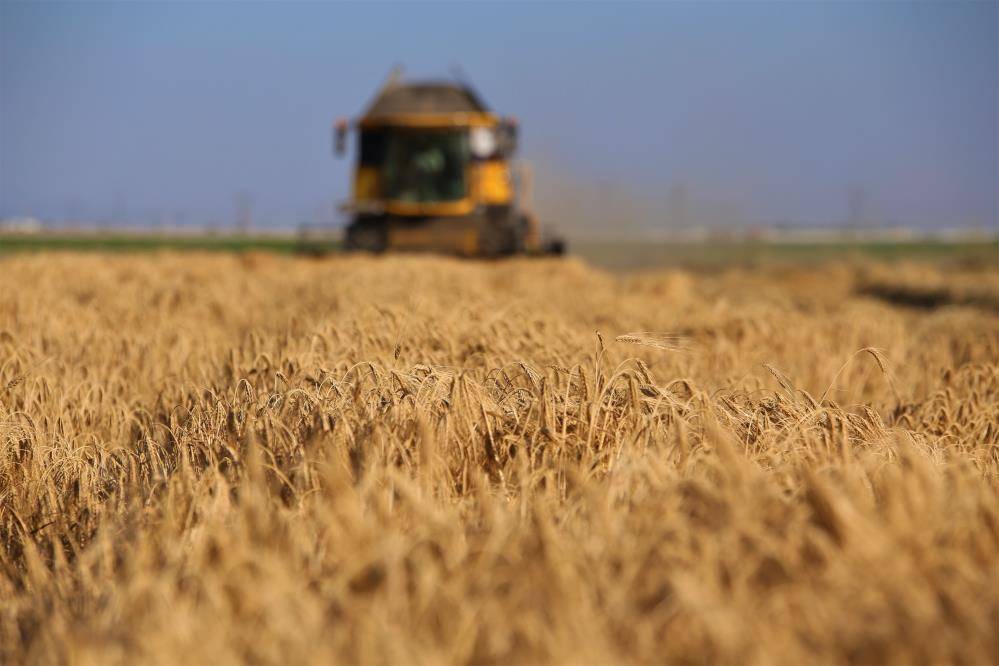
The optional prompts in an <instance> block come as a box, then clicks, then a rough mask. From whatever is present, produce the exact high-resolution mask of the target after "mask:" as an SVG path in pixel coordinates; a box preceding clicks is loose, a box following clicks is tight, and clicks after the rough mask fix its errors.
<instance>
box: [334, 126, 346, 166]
mask: <svg viewBox="0 0 999 666" xmlns="http://www.w3.org/2000/svg"><path fill="white" fill-rule="evenodd" d="M346 152H347V119H346V118H339V119H338V120H337V121H336V122H335V123H334V124H333V154H334V155H336V156H337V157H343V156H344V154H346Z"/></svg>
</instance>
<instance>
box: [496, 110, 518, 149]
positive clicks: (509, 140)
mask: <svg viewBox="0 0 999 666" xmlns="http://www.w3.org/2000/svg"><path fill="white" fill-rule="evenodd" d="M518 130H519V128H518V126H517V119H516V118H513V117H510V118H504V119H503V120H502V121H500V124H499V127H498V128H497V132H496V135H497V136H496V139H497V142H496V143H497V147H498V148H499V153H500V155H503V156H504V157H509V156H510V155H513V154H514V153H515V152H516V151H517V133H518Z"/></svg>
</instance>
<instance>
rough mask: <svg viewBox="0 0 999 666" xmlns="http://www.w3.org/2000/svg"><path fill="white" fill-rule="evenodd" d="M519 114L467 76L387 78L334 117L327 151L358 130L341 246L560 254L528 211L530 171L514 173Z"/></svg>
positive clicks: (340, 149) (338, 148) (342, 147)
mask: <svg viewBox="0 0 999 666" xmlns="http://www.w3.org/2000/svg"><path fill="white" fill-rule="evenodd" d="M517 129H518V128H517V123H516V121H515V120H513V119H512V118H499V117H498V116H496V115H494V114H493V113H492V112H491V111H490V110H489V109H488V108H487V107H486V105H485V104H484V103H483V102H482V100H481V99H480V98H479V96H478V95H477V94H476V92H475V91H474V90H473V89H472V88H471V87H470V86H469V85H467V84H464V83H455V82H440V81H424V82H412V83H402V82H400V81H399V80H398V77H392V79H391V80H390V81H389V82H388V83H387V84H386V85H385V86H384V87H383V88H382V89H381V90H380V91H379V92H378V94H377V95H376V96H375V99H374V101H373V102H371V104H370V105H369V106H368V108H367V110H366V111H365V112H364V114H363V115H362V116H361V117H360V118H358V119H355V120H353V121H348V120H346V119H341V120H338V121H337V122H336V124H335V125H334V152H335V153H336V154H337V155H338V156H343V155H345V154H346V152H347V143H348V135H349V134H350V133H351V132H352V131H355V132H356V135H357V140H356V142H355V143H356V146H357V161H356V166H355V169H354V183H353V196H352V197H351V199H350V200H349V201H348V202H346V203H345V204H343V205H342V206H341V209H342V210H344V211H345V212H347V213H348V214H349V215H350V224H349V226H348V227H347V230H346V234H345V238H344V246H345V248H346V249H348V250H361V251H368V252H383V251H386V250H414V251H435V252H446V253H452V254H459V255H464V256H485V257H499V256H507V255H513V254H524V253H531V254H541V253H552V252H555V253H561V252H562V251H563V248H564V244H563V243H562V241H560V240H558V239H554V238H544V237H543V236H542V233H541V230H540V228H539V226H538V223H537V219H536V217H535V216H534V214H533V212H532V211H531V207H530V201H529V193H530V189H531V183H530V172H529V170H527V169H522V170H518V172H517V173H514V169H513V167H512V166H511V160H512V157H513V155H514V153H515V152H516V148H517Z"/></svg>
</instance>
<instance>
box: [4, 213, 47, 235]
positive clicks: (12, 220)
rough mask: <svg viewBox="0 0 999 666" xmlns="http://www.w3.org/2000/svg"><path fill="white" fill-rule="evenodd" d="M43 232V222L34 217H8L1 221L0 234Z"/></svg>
mask: <svg viewBox="0 0 999 666" xmlns="http://www.w3.org/2000/svg"><path fill="white" fill-rule="evenodd" d="M42 230H43V225H42V222H41V220H39V219H36V218H34V217H8V218H4V219H2V220H0V232H4V233H11V234H37V233H40V232H41V231H42Z"/></svg>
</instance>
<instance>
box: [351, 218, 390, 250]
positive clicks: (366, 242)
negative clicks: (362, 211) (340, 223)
mask: <svg viewBox="0 0 999 666" xmlns="http://www.w3.org/2000/svg"><path fill="white" fill-rule="evenodd" d="M344 248H345V249H346V250H347V251H349V252H374V253H382V252H384V251H385V250H386V249H387V248H388V226H387V225H386V224H385V223H384V222H374V221H371V222H354V223H353V224H351V225H350V226H349V227H347V235H346V238H345V239H344Z"/></svg>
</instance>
